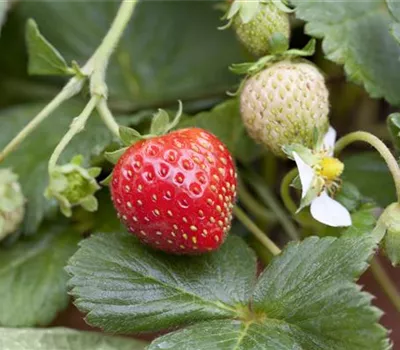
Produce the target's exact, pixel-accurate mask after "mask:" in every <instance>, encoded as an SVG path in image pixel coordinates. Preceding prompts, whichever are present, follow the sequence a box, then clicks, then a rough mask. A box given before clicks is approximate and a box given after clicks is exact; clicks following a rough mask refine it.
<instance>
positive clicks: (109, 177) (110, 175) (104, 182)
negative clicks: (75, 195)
mask: <svg viewBox="0 0 400 350" xmlns="http://www.w3.org/2000/svg"><path fill="white" fill-rule="evenodd" d="M112 176H113V173H112V172H111V173H110V174H109V175H108V176H107V177H106V178H105V179H104V180H102V181H100V185H102V186H109V185H110V183H111V180H112Z"/></svg>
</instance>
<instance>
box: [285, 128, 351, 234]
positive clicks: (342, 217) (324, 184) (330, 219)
mask: <svg viewBox="0 0 400 350" xmlns="http://www.w3.org/2000/svg"><path fill="white" fill-rule="evenodd" d="M335 141H336V131H335V130H334V129H333V128H332V127H331V128H329V130H328V132H327V133H326V135H325V136H324V138H323V140H322V142H319V144H317V146H316V148H315V149H314V150H311V149H309V148H306V147H304V146H302V145H298V144H295V145H291V146H288V147H285V152H286V153H287V154H288V155H290V156H291V157H292V158H293V159H294V161H295V162H296V165H297V168H298V171H299V178H300V182H301V187H302V195H301V204H300V208H299V211H300V210H302V209H303V208H304V207H306V206H308V205H310V211H311V215H312V216H313V218H314V219H315V220H317V221H319V222H322V223H323V224H325V225H328V226H333V227H342V226H350V225H351V216H350V213H349V211H348V210H347V209H346V208H345V207H344V206H343V205H342V204H340V203H339V202H338V201H336V200H335V199H333V198H332V197H333V196H334V194H335V192H336V191H337V189H338V188H339V187H340V175H341V174H342V172H343V169H344V164H343V163H342V162H341V161H340V160H339V159H337V158H335V157H334V156H333V150H334V146H335Z"/></svg>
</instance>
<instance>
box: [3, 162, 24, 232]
mask: <svg viewBox="0 0 400 350" xmlns="http://www.w3.org/2000/svg"><path fill="white" fill-rule="evenodd" d="M24 205H25V198H24V196H23V194H22V191H21V186H20V185H19V183H18V176H17V175H16V174H14V173H13V172H12V171H11V170H9V169H1V170H0V240H2V239H3V238H5V237H6V236H8V235H9V234H11V233H13V232H15V231H16V230H17V229H18V227H19V225H20V224H21V222H22V220H23V218H24V213H25V208H24Z"/></svg>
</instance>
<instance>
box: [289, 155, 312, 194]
mask: <svg viewBox="0 0 400 350" xmlns="http://www.w3.org/2000/svg"><path fill="white" fill-rule="evenodd" d="M292 154H293V158H294V161H295V162H296V165H297V169H298V170H299V176H300V182H301V190H302V193H301V198H304V197H305V195H306V194H307V192H308V190H309V189H310V187H311V183H312V181H313V179H314V176H315V174H314V170H313V168H311V167H310V166H309V165H308V164H307V163H305V162H304V161H303V159H301V158H300V156H299V155H298V154H297V153H296V152H293V153H292Z"/></svg>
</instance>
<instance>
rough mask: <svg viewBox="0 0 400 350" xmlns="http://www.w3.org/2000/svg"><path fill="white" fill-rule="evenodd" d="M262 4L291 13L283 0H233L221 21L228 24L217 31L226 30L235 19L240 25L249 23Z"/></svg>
mask: <svg viewBox="0 0 400 350" xmlns="http://www.w3.org/2000/svg"><path fill="white" fill-rule="evenodd" d="M263 4H272V5H274V6H276V7H277V8H278V9H280V10H281V11H282V12H285V13H290V12H293V10H292V9H290V8H289V7H288V6H287V5H286V1H285V0H279V1H278V0H277V1H271V0H253V1H243V0H234V1H233V2H232V4H231V5H230V7H229V9H228V10H227V11H226V12H225V15H224V16H223V17H222V19H223V20H227V21H228V23H227V24H226V25H224V26H222V27H220V28H219V29H226V28H228V27H230V26H231V24H232V21H233V20H234V19H235V17H239V18H240V20H241V21H242V23H244V24H246V23H249V22H250V21H251V20H252V19H254V18H255V17H256V16H257V14H258V13H259V11H260V7H261V6H262V5H263Z"/></svg>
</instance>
